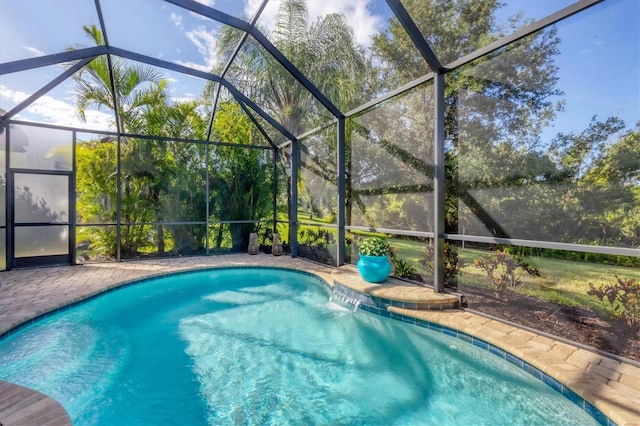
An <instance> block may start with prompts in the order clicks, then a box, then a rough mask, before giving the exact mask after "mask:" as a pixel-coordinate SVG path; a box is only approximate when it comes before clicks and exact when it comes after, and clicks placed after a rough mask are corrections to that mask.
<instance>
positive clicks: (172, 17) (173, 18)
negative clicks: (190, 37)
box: [169, 13, 182, 29]
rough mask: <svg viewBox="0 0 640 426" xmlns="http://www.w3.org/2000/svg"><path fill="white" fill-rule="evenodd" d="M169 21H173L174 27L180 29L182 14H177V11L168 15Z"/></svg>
mask: <svg viewBox="0 0 640 426" xmlns="http://www.w3.org/2000/svg"><path fill="white" fill-rule="evenodd" d="M169 21H171V22H173V23H174V24H175V26H176V27H178V28H180V29H182V15H178V14H177V13H172V14H171V15H170V16H169Z"/></svg>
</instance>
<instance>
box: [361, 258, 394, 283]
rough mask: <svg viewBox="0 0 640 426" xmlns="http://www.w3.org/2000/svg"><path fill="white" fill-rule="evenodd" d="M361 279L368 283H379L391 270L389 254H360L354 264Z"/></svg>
mask: <svg viewBox="0 0 640 426" xmlns="http://www.w3.org/2000/svg"><path fill="white" fill-rule="evenodd" d="M356 266H357V267H358V272H360V276H361V277H362V279H363V280H365V281H367V282H370V283H381V282H383V281H384V280H386V279H387V277H388V276H389V273H390V272H391V262H389V256H366V255H363V254H361V255H360V260H358V263H357V264H356Z"/></svg>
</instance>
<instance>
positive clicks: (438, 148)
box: [433, 73, 445, 293]
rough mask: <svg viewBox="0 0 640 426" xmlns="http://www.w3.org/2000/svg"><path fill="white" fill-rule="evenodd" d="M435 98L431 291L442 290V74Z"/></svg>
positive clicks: (436, 77) (436, 85) (436, 78)
mask: <svg viewBox="0 0 640 426" xmlns="http://www.w3.org/2000/svg"><path fill="white" fill-rule="evenodd" d="M433 81H434V85H433V90H434V98H435V123H434V124H435V125H434V146H435V149H434V150H433V152H434V154H433V168H434V173H433V198H434V200H433V201H434V203H433V211H434V215H433V234H434V251H433V253H434V254H433V289H434V291H435V292H436V293H440V292H442V291H443V290H444V284H445V283H444V262H445V259H444V231H445V229H444V216H445V207H444V184H445V181H444V179H445V173H444V74H441V73H436V76H435V78H434V79H433Z"/></svg>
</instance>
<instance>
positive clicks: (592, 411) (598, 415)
mask: <svg viewBox="0 0 640 426" xmlns="http://www.w3.org/2000/svg"><path fill="white" fill-rule="evenodd" d="M584 410H585V411H586V412H587V413H588V414H589V415H590V416H591V417H593V418H594V419H596V420H597V421H598V423H600V424H601V425H607V424H611V423H609V418H608V417H607V416H605V415H604V414H602V412H601V411H600V410H598V409H597V408H596V407H594V406H593V404H591V403H590V402H587V401H585V402H584Z"/></svg>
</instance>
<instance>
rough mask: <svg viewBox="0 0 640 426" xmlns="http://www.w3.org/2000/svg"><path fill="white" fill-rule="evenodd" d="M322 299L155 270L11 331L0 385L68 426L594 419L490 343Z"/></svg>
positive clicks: (285, 287)
mask: <svg viewBox="0 0 640 426" xmlns="http://www.w3.org/2000/svg"><path fill="white" fill-rule="evenodd" d="M328 299H329V293H328V290H327V289H326V288H325V287H324V286H323V285H322V284H321V283H320V281H318V280H317V279H316V278H314V277H311V276H309V275H306V274H302V273H297V272H292V271H291V272H289V271H283V270H276V269H267V268H255V269H222V270H210V271H201V272H193V273H187V274H180V275H176V276H168V277H164V278H160V279H155V280H150V281H146V282H144V283H140V284H137V285H133V286H128V287H125V288H122V289H120V290H117V291H115V292H111V293H108V294H105V295H103V296H100V297H97V298H94V299H92V300H90V301H88V302H86V303H83V304H80V305H78V306H76V307H74V308H71V309H69V310H66V311H63V312H60V313H58V314H56V315H54V316H51V317H48V318H46V319H43V320H41V321H38V322H36V323H34V324H33V325H30V326H29V327H26V328H24V329H22V330H20V331H19V332H16V333H14V334H12V335H10V336H9V337H7V338H5V339H3V340H2V341H0V379H2V380H7V381H11V382H15V383H18V384H21V385H24V386H28V387H30V388H33V389H37V390H39V391H41V392H44V393H46V394H48V395H50V396H52V397H54V398H55V399H56V400H58V401H59V402H60V403H61V404H62V405H63V406H64V407H65V408H66V409H67V411H68V412H69V414H70V416H71V418H72V420H73V423H74V425H172V424H175V425H203V424H213V425H236V424H243V425H244V424H255V425H283V424H291V425H318V424H326V425H337V424H348V425H518V424H519V425H580V426H584V425H589V424H596V422H595V421H594V419H593V418H591V417H590V416H588V415H587V414H586V413H585V412H584V411H582V410H581V409H579V408H578V407H577V406H575V405H574V404H573V403H571V402H570V401H569V400H567V399H566V398H564V397H563V396H561V395H560V394H559V393H558V392H556V391H554V390H553V389H551V388H550V387H549V386H547V385H545V384H544V383H542V382H541V381H539V380H537V379H535V378H533V377H532V376H531V375H529V374H528V373H526V372H524V371H523V370H521V369H519V368H517V367H515V366H513V365H511V364H510V363H508V362H506V361H504V360H502V359H499V358H498V357H496V356H494V355H492V354H490V353H489V352H487V351H484V350H482V349H480V348H477V347H475V346H473V345H471V344H469V343H466V342H464V341H461V340H458V339H455V338H452V337H449V336H446V335H444V334H441V333H436V332H433V331H430V330H427V329H424V328H421V327H418V326H414V325H409V324H405V323H402V322H399V321H394V320H390V319H387V318H382V317H379V316H377V315H374V314H370V313H368V312H365V311H362V310H360V311H357V312H356V313H353V312H351V311H350V310H347V309H344V308H342V307H340V306H338V305H334V304H333V303H329V302H328Z"/></svg>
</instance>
